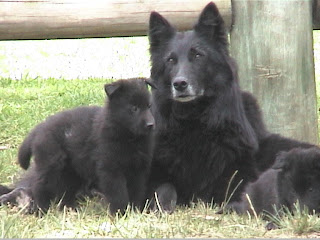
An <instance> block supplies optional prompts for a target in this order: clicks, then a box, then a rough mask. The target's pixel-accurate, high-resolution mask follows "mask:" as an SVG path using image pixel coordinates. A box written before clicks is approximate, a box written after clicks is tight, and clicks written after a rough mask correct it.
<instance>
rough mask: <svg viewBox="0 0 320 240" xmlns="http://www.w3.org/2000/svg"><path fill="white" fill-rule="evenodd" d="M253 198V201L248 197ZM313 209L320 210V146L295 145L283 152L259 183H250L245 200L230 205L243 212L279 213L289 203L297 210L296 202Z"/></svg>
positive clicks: (291, 207) (289, 206) (244, 196)
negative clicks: (299, 146) (305, 146)
mask: <svg viewBox="0 0 320 240" xmlns="http://www.w3.org/2000/svg"><path fill="white" fill-rule="evenodd" d="M248 198H249V199H250V201H251V204H252V205H251V204H250V202H249V200H248ZM296 202H299V204H300V207H301V208H302V209H303V207H307V208H308V209H309V211H312V210H315V211H316V212H319V211H320V149H319V148H318V147H313V148H308V149H303V148H294V149H292V150H290V151H288V152H280V153H279V154H278V157H277V158H276V161H275V164H274V165H273V167H272V168H271V169H269V170H267V171H266V172H264V173H263V174H262V175H261V176H260V177H259V179H258V180H257V181H256V182H253V183H250V184H248V186H247V187H246V189H245V192H244V193H243V196H242V200H241V202H239V203H234V204H233V205H231V206H230V207H231V208H232V209H233V210H235V211H236V212H238V213H240V214H243V213H246V212H247V211H248V212H250V213H251V214H252V213H253V209H254V211H255V212H256V213H257V214H260V213H267V214H275V213H276V212H275V210H277V209H280V208H281V207H282V206H286V207H287V208H289V210H293V206H294V203H296Z"/></svg>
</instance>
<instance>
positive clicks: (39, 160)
mask: <svg viewBox="0 0 320 240" xmlns="http://www.w3.org/2000/svg"><path fill="white" fill-rule="evenodd" d="M105 91H106V93H107V96H108V101H107V102H106V104H105V107H97V106H92V107H79V108H75V109H72V110H67V111H63V112H61V113H58V114H55V115H53V116H51V117H49V118H47V119H46V120H45V121H44V122H42V123H40V124H39V125H37V126H36V127H35V128H34V129H33V130H32V131H31V132H30V134H29V135H28V136H27V137H26V139H25V140H24V141H23V143H22V145H21V146H20V149H19V153H18V159H19V163H20V165H21V166H22V168H24V169H27V168H28V167H29V164H30V158H31V156H33V157H34V163H35V164H34V165H35V166H33V167H32V168H30V170H29V172H30V173H29V174H27V175H26V177H25V178H22V180H21V181H20V182H19V183H18V184H17V188H16V190H15V191H16V192H12V194H11V195H10V194H9V195H6V196H3V197H2V201H4V200H5V199H7V198H8V197H9V198H10V197H11V199H12V196H13V198H15V196H16V195H17V194H16V193H18V194H20V193H21V191H20V190H19V189H22V192H24V191H25V190H26V191H27V192H30V194H29V195H31V197H32V198H33V199H34V202H35V205H36V206H37V207H39V208H40V209H41V210H43V211H46V210H47V209H48V207H49V205H50V201H52V200H56V199H58V200H61V203H62V204H61V205H62V206H64V205H66V206H71V207H73V206H74V205H75V198H76V195H77V194H78V193H79V192H83V191H84V189H97V190H98V191H99V192H101V193H102V194H103V195H104V197H105V199H106V201H107V202H108V203H109V204H110V212H111V213H115V212H116V211H118V210H121V211H123V210H125V208H126V206H127V204H128V203H132V204H133V205H134V206H137V207H140V206H141V205H142V204H143V201H144V199H145V187H146V181H147V178H148V175H149V168H150V163H151V155H152V147H153V141H152V139H153V137H152V132H153V127H154V118H153V116H152V114H151V110H150V94H149V92H148V89H147V87H146V81H145V80H144V79H129V80H119V81H116V82H114V83H111V84H106V85H105Z"/></svg>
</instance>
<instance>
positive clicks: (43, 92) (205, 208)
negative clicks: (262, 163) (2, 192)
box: [0, 32, 320, 238]
mask: <svg viewBox="0 0 320 240" xmlns="http://www.w3.org/2000/svg"><path fill="white" fill-rule="evenodd" d="M314 40H315V45H314V49H315V60H316V77H317V93H318V102H320V101H319V100H320V99H319V96H320V86H319V84H320V34H319V33H318V32H317V33H315V35H314ZM132 41H134V40H132V39H129V40H128V42H127V43H125V45H124V46H125V48H127V49H129V47H128V46H129V45H128V44H132ZM143 41H145V40H143ZM0 49H2V48H1V46H0ZM40 55H42V56H43V57H48V54H47V53H46V52H45V50H41V51H40ZM119 59H120V62H121V64H123V62H126V61H127V60H126V59H123V58H122V57H119ZM1 60H2V58H1V56H0V61H1ZM3 61H6V60H5V59H4V60H3ZM139 64H140V63H139ZM117 69H118V68H117V67H116V70H117ZM117 71H118V70H117ZM3 72H5V71H3ZM108 81H111V80H105V79H97V78H91V79H85V80H65V79H63V78H55V79H42V78H33V77H32V79H31V77H30V76H29V77H28V75H26V76H25V77H24V78H23V79H22V80H11V79H3V78H2V79H0V126H1V131H0V149H2V150H0V173H1V174H0V183H4V184H11V183H12V182H14V181H15V179H16V178H17V177H18V176H19V175H20V174H21V170H20V167H19V166H18V165H17V164H16V155H17V147H18V146H19V144H20V143H21V141H22V140H23V138H24V137H25V136H26V134H27V133H28V131H29V130H30V129H31V128H32V127H33V126H35V125H36V124H37V123H39V122H41V121H43V120H44V119H45V118H46V117H47V116H49V115H51V114H53V113H56V112H58V111H60V110H63V109H68V108H73V107H76V106H80V105H102V104H103V103H104V98H105V93H104V90H103V85H104V84H105V83H106V82H108ZM216 211H217V208H216V207H214V206H210V205H206V204H204V203H201V202H200V203H197V204H194V205H193V206H191V207H188V208H185V207H179V208H178V209H177V210H176V211H175V212H174V214H172V215H167V214H159V213H158V214H156V213H147V212H145V211H144V212H142V213H137V212H135V211H133V210H131V209H128V211H127V212H126V214H125V216H122V217H120V216H116V217H114V218H111V217H109V216H108V214H107V209H106V207H105V206H104V205H103V204H102V203H100V202H99V201H98V200H86V201H83V202H82V203H81V204H80V206H79V208H78V209H77V210H70V209H64V210H63V211H59V210H58V207H57V206H56V205H54V206H52V207H51V208H50V210H49V212H48V214H46V215H44V216H43V217H37V216H34V215H25V214H23V213H22V212H21V211H20V210H19V209H16V208H9V207H7V206H0V237H1V238H42V237H44V238H46V237H48V238H49V237H50V238H60V237H76V238H89V237H124V238H185V237H197V238H224V237H228V238H262V237H264V238H287V237H297V236H303V237H319V235H318V233H317V232H319V231H320V219H319V217H318V216H317V215H309V214H306V213H305V212H303V211H297V212H296V213H295V214H289V213H287V214H285V215H284V216H282V217H281V218H278V219H277V222H278V224H279V225H280V226H281V228H280V229H277V230H272V231H266V230H265V225H266V221H265V220H262V219H261V218H260V217H257V218H255V217H254V216H247V215H245V216H238V215H236V214H233V213H232V214H216Z"/></svg>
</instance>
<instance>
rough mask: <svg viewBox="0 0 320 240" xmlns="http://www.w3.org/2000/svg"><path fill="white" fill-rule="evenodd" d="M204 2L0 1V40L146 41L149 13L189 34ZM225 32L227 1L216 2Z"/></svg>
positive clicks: (227, 19)
mask: <svg viewBox="0 0 320 240" xmlns="http://www.w3.org/2000/svg"><path fill="white" fill-rule="evenodd" d="M207 3H208V0H197V1H194V0H174V1H171V0H37V1H33V0H6V1H0V40H18V39H55V38H90V37H108V36H113V37H115V36H138V35H146V34H147V29H148V23H149V15H150V12H151V11H153V10H155V11H159V12H161V14H162V15H164V16H165V17H166V18H168V19H169V20H170V21H171V22H172V23H173V24H174V25H175V26H176V27H177V28H178V29H179V30H186V29H190V28H191V27H192V25H193V24H194V23H195V21H196V19H197V18H198V16H199V14H200V12H201V11H202V9H203V8H204V7H205V5H206V4H207ZM215 3H216V4H217V6H218V8H219V9H220V11H221V14H222V16H223V17H224V19H225V22H226V26H230V24H231V0H215Z"/></svg>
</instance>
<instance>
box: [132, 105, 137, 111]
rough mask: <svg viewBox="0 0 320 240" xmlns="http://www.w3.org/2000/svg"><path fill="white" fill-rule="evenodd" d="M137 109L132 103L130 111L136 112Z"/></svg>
mask: <svg viewBox="0 0 320 240" xmlns="http://www.w3.org/2000/svg"><path fill="white" fill-rule="evenodd" d="M137 111H138V107H137V106H135V105H133V106H132V107H131V112H133V113H135V112H137Z"/></svg>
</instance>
